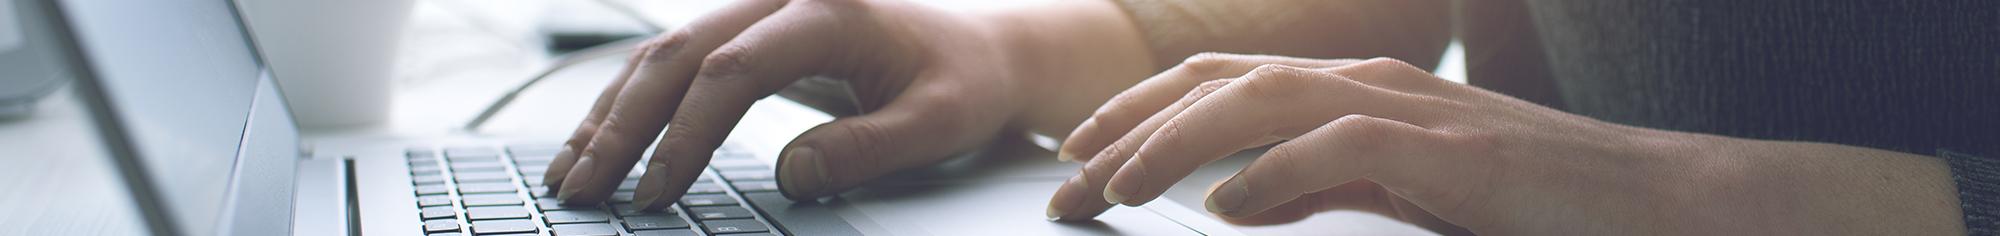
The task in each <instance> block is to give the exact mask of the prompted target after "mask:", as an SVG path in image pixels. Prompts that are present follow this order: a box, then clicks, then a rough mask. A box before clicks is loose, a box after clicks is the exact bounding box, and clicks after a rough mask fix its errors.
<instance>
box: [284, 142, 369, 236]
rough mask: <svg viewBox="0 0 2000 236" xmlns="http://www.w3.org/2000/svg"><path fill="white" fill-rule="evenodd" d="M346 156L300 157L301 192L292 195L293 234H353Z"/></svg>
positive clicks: (323, 235)
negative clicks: (302, 158) (301, 158)
mask: <svg viewBox="0 0 2000 236" xmlns="http://www.w3.org/2000/svg"><path fill="white" fill-rule="evenodd" d="M350 164H352V163H351V162H349V161H348V160H347V159H346V158H307V159H304V160H300V161H299V171H298V181H299V182H298V184H296V185H294V186H297V187H298V192H297V193H298V194H296V195H293V196H294V200H295V201H296V202H294V203H293V204H292V206H293V209H294V210H293V211H292V213H293V216H292V235H312V236H346V235H354V233H356V232H357V231H354V229H355V228H356V227H354V223H355V222H354V221H353V219H354V216H353V214H354V212H353V211H351V210H350V209H354V206H351V204H352V203H354V201H353V199H352V197H353V196H352V193H353V192H352V190H351V189H349V185H350V183H352V182H351V180H352V179H350V178H349V177H350V176H349V175H350V174H352V173H353V172H351V171H349V167H350Z"/></svg>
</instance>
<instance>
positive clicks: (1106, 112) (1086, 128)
mask: <svg viewBox="0 0 2000 236" xmlns="http://www.w3.org/2000/svg"><path fill="white" fill-rule="evenodd" d="M1357 61H1358V60H1349V59H1335V60H1321V59H1306V58H1295V57H1281V56H1266V55H1240V54H1223V53H1202V54H1198V55H1195V56H1193V57H1188V59H1187V60H1186V61H1183V62H1181V64H1180V65H1177V66H1174V68H1172V69H1168V70H1167V71H1166V72H1161V73H1160V74H1159V75H1155V76H1153V77H1152V78H1148V79H1146V80H1144V81H1141V82H1139V84H1138V85H1134V86H1132V88H1131V89H1126V90H1125V91H1124V92H1120V93H1118V95H1117V96H1114V97H1112V98H1111V100H1109V101H1106V102H1105V104H1104V105H1103V106H1100V107H1098V108H1097V111H1096V113H1095V114H1092V115H1091V116H1090V118H1089V119H1085V120H1084V121H1083V123H1082V124H1079V125H1078V126H1077V128H1076V130H1075V131H1071V133H1070V135H1069V137H1068V138H1066V139H1064V140H1063V144H1062V146H1061V148H1060V149H1061V150H1059V151H1057V152H1056V159H1060V160H1064V161H1089V160H1088V159H1089V158H1090V157H1092V155H1093V154H1096V153H1097V152H1098V151H1101V150H1104V147H1105V146H1109V145H1111V143H1112V142H1114V141H1117V140H1118V139H1119V138H1120V137H1123V135H1124V134H1125V133H1126V132H1129V131H1131V130H1132V128H1133V127H1135V126H1138V125H1139V122H1141V121H1144V120H1143V119H1145V118H1146V117H1147V116H1150V115H1152V114H1153V113H1154V112H1158V111H1159V110H1160V108H1164V107H1166V106H1168V105H1169V104H1172V103H1173V102H1174V100H1176V99H1180V98H1181V95H1185V94H1187V91H1188V90H1189V89H1193V88H1194V87H1195V85H1198V84H1201V83H1202V82H1207V81H1210V80H1216V79H1221V78H1235V77H1238V76H1242V75H1243V73H1245V72H1249V71H1250V70H1251V69H1253V68H1256V67H1257V66H1259V65H1265V64H1280V65H1290V66H1297V67H1308V68H1321V67H1334V66H1341V65H1346V64H1350V63H1354V62H1357Z"/></svg>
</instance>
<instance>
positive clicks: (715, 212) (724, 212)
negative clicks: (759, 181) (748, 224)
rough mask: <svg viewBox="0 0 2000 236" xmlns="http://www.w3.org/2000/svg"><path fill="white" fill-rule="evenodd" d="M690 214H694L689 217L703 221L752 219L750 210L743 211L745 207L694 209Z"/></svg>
mask: <svg viewBox="0 0 2000 236" xmlns="http://www.w3.org/2000/svg"><path fill="white" fill-rule="evenodd" d="M688 212H689V213H693V214H689V215H692V216H694V218H695V219H701V220H716V219H742V218H750V217H751V215H750V209H743V207H740V206H706V207H693V208H688Z"/></svg>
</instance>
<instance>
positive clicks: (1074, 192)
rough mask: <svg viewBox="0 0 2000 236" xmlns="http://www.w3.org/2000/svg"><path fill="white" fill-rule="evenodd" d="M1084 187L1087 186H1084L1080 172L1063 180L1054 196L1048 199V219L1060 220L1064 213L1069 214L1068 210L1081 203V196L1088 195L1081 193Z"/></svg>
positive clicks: (1086, 187)
mask: <svg viewBox="0 0 2000 236" xmlns="http://www.w3.org/2000/svg"><path fill="white" fill-rule="evenodd" d="M1084 189H1089V188H1088V186H1084V182H1083V175H1082V174H1077V175H1076V176H1072V177H1069V180H1068V181H1063V185H1062V187H1061V188H1059V189H1056V195H1055V197H1052V198H1050V199H1049V209H1048V214H1049V220H1060V219H1062V217H1063V216H1064V215H1069V211H1070V210H1072V209H1076V207H1077V205H1081V204H1083V201H1084V200H1083V198H1085V197H1087V196H1088V195H1084V194H1082V193H1083V192H1085V191H1084Z"/></svg>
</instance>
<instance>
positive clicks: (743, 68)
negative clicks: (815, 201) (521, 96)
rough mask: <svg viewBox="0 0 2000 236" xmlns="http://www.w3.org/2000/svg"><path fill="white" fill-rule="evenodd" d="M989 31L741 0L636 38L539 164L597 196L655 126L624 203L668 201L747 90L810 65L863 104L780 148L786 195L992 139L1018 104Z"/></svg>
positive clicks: (966, 23) (936, 15)
mask: <svg viewBox="0 0 2000 236" xmlns="http://www.w3.org/2000/svg"><path fill="white" fill-rule="evenodd" d="M992 30H993V28H992V26H990V25H986V24H983V23H981V22H979V21H975V20H974V19H970V18H968V17H965V16H959V15H954V14H948V13H946V12H940V11H937V10H934V9H928V8H923V7H920V6H916V5H910V4H904V3H902V2H894V1H881V2H878V1H854V0H848V1H833V0H823V1H806V0H800V1H782V0H746V1H739V2H737V3H734V4H732V5H731V6H728V7H725V8H724V9H721V10H718V11H717V12H714V13H712V14H711V15H709V16H706V17H703V18H701V19H700V20H698V21H695V22H691V23H690V24H688V25H687V26H685V27H683V28H681V29H677V30H675V31H674V32H670V33H667V34H665V35H663V36H661V37H659V38H657V39H656V40H654V41H652V42H649V43H647V44H645V46H643V48H641V50H639V53H638V54H637V55H634V58H633V60H632V61H631V62H630V63H631V64H629V65H628V66H627V67H626V69H625V71H624V72H623V73H621V75H620V77H619V78H617V79H616V80H615V81H614V82H613V83H612V84H611V85H610V86H609V87H607V88H606V90H605V92H604V94H603V95H601V96H602V97H601V98H599V100H598V102H597V105H596V107H595V108H593V109H592V112H591V114H590V115H589V116H587V117H586V118H585V120H584V122H583V124H581V125H579V126H578V129H577V131H576V133H575V134H574V135H573V136H572V137H571V138H570V140H569V142H567V143H566V145H565V147H564V151H563V152H561V153H560V154H559V155H558V157H557V160H556V161H555V162H554V163H552V165H550V170H549V171H548V177H547V179H548V181H547V182H548V184H549V185H550V186H551V189H552V190H555V191H557V196H558V198H559V199H562V200H563V201H564V202H565V203H568V204H592V203H596V202H600V201H603V200H605V199H606V198H608V197H609V196H610V195H611V194H612V192H613V191H614V190H615V189H616V186H617V184H618V183H619V182H620V181H621V179H622V178H623V176H625V174H626V173H627V172H629V171H631V168H632V166H633V164H634V163H636V162H637V161H638V160H639V157H640V154H641V152H642V151H644V150H645V149H646V148H647V146H649V144H652V143H653V141H654V139H655V137H660V138H661V140H660V143H659V144H658V145H659V146H658V147H657V148H656V149H655V152H654V153H653V155H652V156H653V158H652V159H651V161H650V162H648V163H646V165H645V170H646V171H645V174H644V175H643V176H642V177H641V178H640V184H639V187H638V189H637V191H636V194H635V198H636V199H635V204H641V205H644V206H646V207H647V208H649V209H657V208H661V207H665V206H667V205H668V204H671V203H672V202H674V201H673V199H679V198H680V196H681V195H682V194H684V193H685V191H686V189H687V187H688V186H689V185H690V183H692V182H693V181H694V180H695V179H696V178H697V177H699V175H700V173H701V172H702V170H703V168H705V167H706V166H707V162H708V159H709V157H710V156H711V155H712V152H713V151H714V150H715V148H716V147H718V146H720V145H721V144H722V139H723V138H724V137H726V136H727V135H728V132H729V131H730V130H731V129H732V127H733V126H735V125H736V123H737V121H738V120H739V119H740V118H741V117H742V115H743V112H745V111H746V110H747V109H748V108H749V105H750V104H751V103H752V102H753V101H755V100H757V99H761V98H764V97H766V96H769V95H772V94H773V93H776V92H777V91H778V90H780V89H782V88H785V87H786V86H788V85H791V84H793V83H794V82H797V81H799V80H800V78H804V77H807V76H824V77H830V78H835V79H839V80H843V81H844V82H845V84H846V85H847V86H848V88H847V89H849V90H850V91H851V92H852V94H853V98H854V99H855V101H853V102H854V103H855V104H857V106H855V107H857V108H859V109H860V110H861V111H858V112H856V113H858V114H859V115H857V116H850V117H842V118H839V119H836V120H835V121H833V122H830V123H827V124H823V125H820V126H818V127H815V128H813V129H812V130H810V131H807V132H806V133H804V134H801V135H800V137H798V138H797V139H795V140H794V141H793V142H792V144H791V145H789V146H788V147H787V148H786V149H785V150H784V151H783V152H782V155H784V156H783V157H782V158H781V159H782V161H781V163H780V166H779V168H778V169H779V176H780V181H781V183H782V184H781V185H782V186H781V188H782V189H784V193H785V194H786V195H787V196H788V197H793V198H800V199H804V198H811V197H817V196H823V195H825V194H829V193H833V192H837V191H838V190H841V189H844V188H847V187H851V186H853V185H856V184H858V183H860V181H862V180H866V179H870V178H873V177H874V176H879V175H881V174H883V173H886V172H888V171H894V170H896V169H899V168H905V167H911V166H918V165H924V164H928V163H931V162H935V161H937V160H940V159H941V158H943V157H947V156H949V154H951V153H953V152H957V151H960V150H963V149H967V148H971V147H973V146H975V145H977V144H981V143H985V142H986V141H987V140H990V139H991V138H992V137H994V136H996V134H997V133H999V132H1001V130H1002V129H1003V127H1004V125H1005V124H1006V122H1007V121H1008V119H1007V118H1008V117H1011V116H1012V114H1013V113H1014V112H1016V111H1017V110H1019V108H1018V107H1019V105H1018V104H1020V102H1019V101H1017V98H1018V96H1017V95H1016V93H1017V92H1018V91H1019V90H1020V87H1019V85H1018V84H1017V83H1015V82H1012V81H1009V80H1007V78H1013V77H1015V76H1013V75H1011V74H1009V72H1008V70H1005V68H1008V67H1010V66H1009V65H1007V59H1006V58H1007V57H1008V56H1007V55H1008V54H1007V53H1005V52H1003V51H1000V50H999V49H998V48H996V47H992V46H991V45H999V43H998V42H995V40H994V39H995V37H993V36H991V35H992V34H994V32H992ZM966 55H977V56H966ZM669 126H671V127H673V128H671V129H668V128H666V127H669ZM663 132H664V134H663Z"/></svg>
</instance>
